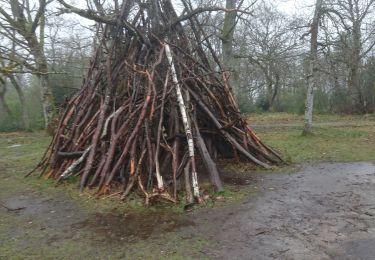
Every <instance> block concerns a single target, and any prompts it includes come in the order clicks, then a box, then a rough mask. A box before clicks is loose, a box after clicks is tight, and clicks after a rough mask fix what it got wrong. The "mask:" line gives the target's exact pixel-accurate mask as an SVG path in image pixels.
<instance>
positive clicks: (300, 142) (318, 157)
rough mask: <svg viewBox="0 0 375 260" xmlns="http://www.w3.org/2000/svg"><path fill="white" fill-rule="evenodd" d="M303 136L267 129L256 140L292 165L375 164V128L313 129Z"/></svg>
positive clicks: (291, 130)
mask: <svg viewBox="0 0 375 260" xmlns="http://www.w3.org/2000/svg"><path fill="white" fill-rule="evenodd" d="M313 132H314V133H313V135H309V136H302V135H301V133H302V128H300V127H287V128H277V127H276V128H274V129H272V130H270V129H267V130H264V131H261V132H259V133H258V134H259V136H260V137H261V138H262V140H264V141H265V142H266V143H267V144H269V145H270V146H272V147H274V148H275V149H277V150H279V151H280V152H281V154H283V156H284V158H286V159H287V160H288V161H291V162H293V163H301V162H306V161H310V162H311V161H338V162H339V161H340V162H341V161H342V162H349V161H375V149H374V147H375V126H360V127H353V126H349V127H346V126H339V127H337V126H335V127H332V126H326V127H315V128H314V130H313Z"/></svg>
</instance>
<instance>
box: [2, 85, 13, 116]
mask: <svg viewBox="0 0 375 260" xmlns="http://www.w3.org/2000/svg"><path fill="white" fill-rule="evenodd" d="M6 91H7V88H6V82H5V80H3V79H2V78H0V120H1V119H2V118H5V117H7V116H10V115H11V111H10V108H9V107H8V105H7V103H6V102H5V94H6Z"/></svg>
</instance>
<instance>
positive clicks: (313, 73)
mask: <svg viewBox="0 0 375 260" xmlns="http://www.w3.org/2000/svg"><path fill="white" fill-rule="evenodd" d="M322 4H323V0H316V3H315V12H314V18H313V21H312V23H311V27H310V32H311V40H310V63H309V72H308V73H309V74H308V75H307V77H306V83H307V94H306V105H305V126H304V129H303V134H310V133H311V131H312V115H313V106H314V88H315V85H316V82H317V70H318V68H317V60H318V31H319V20H320V15H321V9H322Z"/></svg>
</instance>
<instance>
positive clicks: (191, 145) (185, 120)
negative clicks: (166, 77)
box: [165, 43, 199, 197]
mask: <svg viewBox="0 0 375 260" xmlns="http://www.w3.org/2000/svg"><path fill="white" fill-rule="evenodd" d="M165 54H166V55H167V58H168V62H169V66H170V67H171V74H172V80H173V83H174V84H175V87H176V94H177V101H178V106H179V108H180V112H181V116H182V122H183V123H184V129H185V134H186V138H187V141H188V147H189V156H190V159H191V160H194V141H193V135H192V131H191V126H190V123H189V119H188V114H187V112H186V106H185V102H184V98H183V96H182V92H181V87H180V84H179V83H178V78H177V73H176V68H175V66H174V63H173V57H172V53H171V49H170V48H169V45H168V44H167V43H166V44H165ZM191 176H192V185H193V190H194V196H195V197H199V186H198V177H197V172H196V171H195V170H194V169H192V174H191Z"/></svg>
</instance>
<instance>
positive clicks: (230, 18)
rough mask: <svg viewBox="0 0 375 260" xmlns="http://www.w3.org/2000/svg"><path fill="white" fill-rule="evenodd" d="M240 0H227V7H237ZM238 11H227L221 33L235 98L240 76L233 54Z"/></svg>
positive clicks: (224, 60)
mask: <svg viewBox="0 0 375 260" xmlns="http://www.w3.org/2000/svg"><path fill="white" fill-rule="evenodd" d="M237 1H238V0H226V6H225V7H226V9H236V3H237ZM236 18H237V12H226V13H225V17H224V25H223V29H222V33H221V37H220V39H221V43H222V52H223V65H224V68H225V69H226V70H228V71H230V72H231V75H230V78H229V83H230V85H231V86H232V88H233V93H234V96H235V98H236V99H237V98H238V88H239V86H238V85H239V76H238V71H236V66H235V59H234V55H233V35H234V30H235V27H236Z"/></svg>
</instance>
